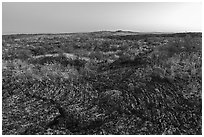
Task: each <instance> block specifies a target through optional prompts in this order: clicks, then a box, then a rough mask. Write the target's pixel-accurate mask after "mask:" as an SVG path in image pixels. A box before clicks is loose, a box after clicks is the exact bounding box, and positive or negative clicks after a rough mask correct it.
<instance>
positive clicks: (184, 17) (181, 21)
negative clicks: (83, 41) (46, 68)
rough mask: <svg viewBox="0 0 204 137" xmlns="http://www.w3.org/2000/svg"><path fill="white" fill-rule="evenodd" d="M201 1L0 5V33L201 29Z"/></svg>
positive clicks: (179, 30) (177, 30)
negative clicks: (0, 8)
mask: <svg viewBox="0 0 204 137" xmlns="http://www.w3.org/2000/svg"><path fill="white" fill-rule="evenodd" d="M201 8H202V4H201V3H189V2H186V3H178V2H174V3H167V2H165V3H161V2H157V3H156V2H154V3H147V2H145V3H141V2H134V3H124V2H119V3H87V2H86V3H69V2H67V3H57V2H55V3H31V2H29V3H20V2H18V3H14V2H12V3H11V2H9V3H5V2H3V4H2V31H3V32H2V33H3V34H11V33H64V32H67V33H69V32H91V31H101V30H109V31H116V30H129V31H135V32H137V31H141V32H181V31H182V32H184V31H202V30H201V28H202V27H201V24H202V9H201Z"/></svg>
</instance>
